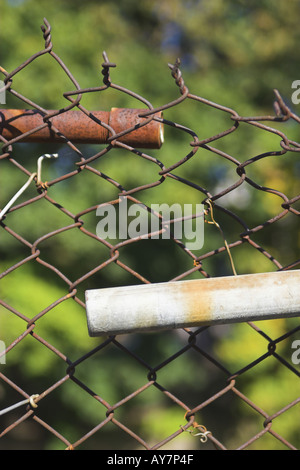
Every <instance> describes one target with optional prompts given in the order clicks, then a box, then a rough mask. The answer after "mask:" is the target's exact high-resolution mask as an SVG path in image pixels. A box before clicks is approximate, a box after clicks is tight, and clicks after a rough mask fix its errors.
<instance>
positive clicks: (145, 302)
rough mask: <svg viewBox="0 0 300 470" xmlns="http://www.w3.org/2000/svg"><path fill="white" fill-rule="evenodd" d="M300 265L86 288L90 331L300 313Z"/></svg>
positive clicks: (149, 328) (157, 327) (179, 325)
mask: <svg viewBox="0 0 300 470" xmlns="http://www.w3.org/2000/svg"><path fill="white" fill-rule="evenodd" d="M299 285H300V270H294V271H282V272H273V273H262V274H246V275H241V276H227V277H219V278H209V279H199V280H191V281H177V282H166V283H159V284H143V285H138V286H128V287H112V288H105V289H92V290H88V291H86V295H85V297H86V312H87V323H88V331H89V334H90V336H100V335H113V334H124V333H138V332H141V331H154V330H165V329H172V328H183V327H198V326H201V325H213V324H226V323H233V322H247V321H254V320H267V319H272V318H286V317H293V316H299V315H300V289H299Z"/></svg>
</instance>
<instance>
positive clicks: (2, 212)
mask: <svg viewBox="0 0 300 470" xmlns="http://www.w3.org/2000/svg"><path fill="white" fill-rule="evenodd" d="M35 177H36V173H32V174H31V175H30V177H29V178H28V180H27V181H26V183H25V184H24V185H23V186H22V187H21V188H20V189H19V191H18V192H17V193H16V194H15V195H14V196H13V197H12V198H11V200H10V201H9V202H8V203H7V204H6V206H5V207H4V208H3V209H2V211H1V212H0V220H1V219H2V218H3V216H4V215H5V214H6V212H7V211H8V209H10V207H11V206H12V205H13V203H14V202H15V201H16V200H17V199H18V198H19V197H20V196H21V194H22V193H23V192H24V191H25V189H26V188H28V186H29V185H30V183H31V181H32V180H33V179H34V178H35Z"/></svg>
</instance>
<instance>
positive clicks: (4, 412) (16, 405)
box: [0, 395, 39, 416]
mask: <svg viewBox="0 0 300 470" xmlns="http://www.w3.org/2000/svg"><path fill="white" fill-rule="evenodd" d="M38 397H39V395H31V397H29V398H27V399H26V400H22V401H19V402H18V403H15V404H14V405H11V406H8V407H7V408H4V409H3V410H1V411H0V416H2V415H5V414H6V413H8V412H9V411H12V410H14V409H16V408H19V407H20V406H22V405H27V403H30V406H31V407H32V408H37V407H38V405H37V404H36V403H35V400H36V399H37V398H38Z"/></svg>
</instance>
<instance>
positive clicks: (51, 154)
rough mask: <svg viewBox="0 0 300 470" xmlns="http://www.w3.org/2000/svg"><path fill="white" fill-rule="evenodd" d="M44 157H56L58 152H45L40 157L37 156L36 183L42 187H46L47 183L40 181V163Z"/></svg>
mask: <svg viewBox="0 0 300 470" xmlns="http://www.w3.org/2000/svg"><path fill="white" fill-rule="evenodd" d="M44 158H58V153H45V154H44V155H42V156H41V157H39V158H38V161H37V181H36V184H37V185H39V184H40V185H41V186H42V188H43V189H46V188H47V187H48V186H47V183H43V182H42V163H43V160H44Z"/></svg>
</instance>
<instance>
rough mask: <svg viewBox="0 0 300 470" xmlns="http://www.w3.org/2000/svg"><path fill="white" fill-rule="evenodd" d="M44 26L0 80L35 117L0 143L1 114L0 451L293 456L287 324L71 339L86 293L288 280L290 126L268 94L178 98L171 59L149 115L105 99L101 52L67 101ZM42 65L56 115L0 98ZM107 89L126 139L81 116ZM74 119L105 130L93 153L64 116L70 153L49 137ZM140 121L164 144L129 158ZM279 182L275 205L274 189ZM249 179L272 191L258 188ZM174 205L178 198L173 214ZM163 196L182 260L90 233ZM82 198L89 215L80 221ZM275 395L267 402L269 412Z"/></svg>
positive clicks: (163, 246) (293, 159) (60, 137)
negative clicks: (201, 236) (94, 70)
mask: <svg viewBox="0 0 300 470" xmlns="http://www.w3.org/2000/svg"><path fill="white" fill-rule="evenodd" d="M44 23H45V24H44V26H42V31H43V35H44V39H45V48H44V49H43V50H41V51H39V52H37V53H36V54H34V55H33V56H32V57H30V58H29V59H28V60H26V61H25V62H24V63H23V64H21V65H20V66H19V67H17V68H16V69H15V70H14V71H12V72H8V71H6V70H5V69H4V68H2V67H1V69H0V70H1V73H2V78H3V83H4V88H3V89H2V93H3V92H4V91H5V93H6V95H7V97H8V96H12V97H14V98H15V99H18V100H19V102H20V103H22V105H21V106H20V108H22V107H25V108H26V107H29V108H30V109H31V110H32V111H34V112H36V113H38V114H39V116H40V117H41V119H40V121H39V122H38V124H36V123H35V124H33V125H32V126H33V127H31V128H28V129H23V130H22V132H17V131H15V129H14V120H13V119H14V117H12V118H11V120H10V121H9V126H8V125H7V118H5V112H4V111H5V110H2V111H1V124H0V128H1V133H0V138H1V142H2V155H1V164H2V165H1V166H2V168H3V170H2V176H1V187H2V191H1V201H2V202H1V205H2V211H1V221H0V226H1V245H2V248H1V249H2V253H3V263H2V264H3V266H4V270H3V272H2V274H1V279H2V280H1V282H2V288H1V297H2V299H1V301H0V302H1V320H0V326H1V334H0V338H1V340H2V343H1V362H2V363H1V366H0V367H1V372H0V378H1V389H0V403H1V409H2V413H1V424H0V426H1V428H0V436H1V440H0V445H1V446H2V448H10V447H12V448H13V447H14V446H19V447H21V448H22V447H26V446H27V447H29V448H45V447H46V448H47V445H48V444H47V443H48V442H50V441H51V447H52V448H58V449H60V448H67V449H76V448H78V449H85V448H92V449H152V450H154V449H162V450H165V449H215V448H216V449H245V448H247V449H252V448H256V446H260V447H258V448H275V449H277V448H279V449H286V448H288V449H297V448H299V447H300V431H299V401H300V398H299V376H300V370H299V365H298V364H297V361H296V360H293V353H294V359H295V358H296V359H297V357H298V356H297V349H296V346H297V338H299V330H300V326H299V320H298V319H297V318H294V319H284V320H283V319H278V320H272V321H268V322H247V323H243V324H240V325H235V324H234V325H230V326H229V325H223V326H203V327H200V328H198V329H195V328H192V329H190V328H182V329H178V330H177V329H176V330H171V331H165V332H158V333H144V334H138V335H120V336H119V335H117V336H115V335H113V336H108V337H100V338H85V340H84V341H83V340H81V337H80V333H81V332H84V333H82V334H83V335H86V336H87V333H85V331H86V330H87V328H86V311H85V302H84V299H85V297H84V293H85V290H86V289H89V288H101V287H113V286H118V285H132V284H145V283H146V284H149V283H152V282H161V281H178V280H186V279H201V278H209V277H215V276H222V275H239V274H242V273H243V274H244V273H253V272H256V270H258V271H259V270H263V271H266V272H268V271H269V272H271V271H286V270H293V269H297V267H298V266H299V263H300V259H299V257H298V256H297V249H298V248H299V218H298V216H299V214H300V212H299V199H300V196H299V195H298V194H297V190H298V181H299V180H298V179H297V171H299V160H298V155H299V152H300V144H299V143H298V142H296V141H295V140H294V139H293V138H289V137H288V134H289V133H290V132H296V131H295V129H297V126H298V124H299V122H300V119H299V117H298V116H297V115H296V114H294V113H293V112H292V111H291V109H290V108H289V107H288V106H287V105H286V104H285V102H284V101H283V99H282V97H281V95H280V93H279V92H278V91H277V90H275V102H274V114H270V115H267V116H249V117H245V116H241V115H240V114H239V113H238V112H237V111H235V110H234V109H231V108H229V107H226V106H224V105H220V104H217V103H215V102H212V101H210V100H208V99H206V98H203V97H201V96H199V95H196V94H192V93H191V92H190V90H189V89H188V87H187V85H186V84H185V82H184V79H183V77H182V74H181V70H180V63H179V61H177V62H176V63H175V64H174V65H171V64H169V68H170V71H171V75H172V77H173V80H174V81H175V87H174V91H175V92H176V91H178V92H179V98H177V99H175V100H174V101H171V102H168V103H165V104H164V105H162V106H160V107H154V106H153V105H152V104H151V103H150V102H149V101H148V99H145V98H144V97H142V96H140V95H138V94H137V93H135V92H133V91H131V90H128V89H126V88H124V87H122V86H120V85H117V84H115V83H114V82H113V80H112V78H111V71H112V68H113V67H115V64H113V63H111V62H110V61H109V59H108V57H107V55H106V53H103V64H102V74H103V85H101V86H99V87H95V88H89V89H82V88H80V86H79V84H78V82H77V80H76V78H75V77H74V76H73V75H72V72H71V71H70V70H69V69H68V68H67V66H66V65H65V63H64V62H63V61H62V60H61V58H60V57H58V56H57V55H56V53H55V52H54V50H53V45H52V39H51V27H50V25H49V23H48V22H47V20H46V19H45V20H44ZM43 55H48V56H49V60H54V61H56V63H57V64H58V65H59V67H60V68H61V70H62V71H63V72H64V73H65V74H66V75H67V77H68V78H69V79H70V80H71V82H72V83H73V85H74V89H73V90H72V91H66V92H65V93H64V98H66V100H68V104H67V106H66V107H64V108H62V109H59V110H57V111H53V110H52V111H49V110H46V109H44V108H43V107H41V106H40V105H39V104H38V103H36V102H33V101H31V100H30V99H29V98H27V97H26V96H23V95H22V94H20V93H19V92H18V91H17V89H16V88H15V87H14V80H15V78H16V77H17V76H18V75H19V74H20V75H21V74H22V71H23V70H24V69H25V68H26V67H28V66H29V64H31V63H32V62H33V61H36V60H37V59H39V58H40V57H41V56H43ZM172 86H173V81H172V79H171V83H170V87H172ZM111 90H114V92H116V93H119V94H126V95H128V96H129V97H130V99H131V98H132V99H133V100H135V102H138V106H136V108H137V109H140V110H142V111H139V119H140V121H139V124H138V125H137V126H136V125H135V126H133V127H132V125H126V120H125V128H124V125H123V128H122V129H121V130H120V129H118V130H116V128H114V127H113V126H111V125H110V124H109V122H108V121H107V122H104V120H103V119H99V117H96V114H95V113H93V111H92V110H89V109H86V108H85V107H84V106H83V104H82V102H83V100H84V96H85V95H86V94H92V93H94V94H95V96H97V99H98V96H99V95H100V99H99V101H101V96H102V94H103V93H109V92H110V91H111ZM113 104H114V103H113ZM187 105H188V106H189V105H190V106H192V110H191V113H194V116H195V121H194V127H193V129H191V128H190V127H188V126H186V125H184V124H183V123H181V109H182V108H183V107H184V106H187ZM75 109H76V110H77V112H79V113H81V116H82V121H83V120H85V119H88V122H89V123H90V124H91V125H92V124H93V125H94V126H95V125H96V126H97V128H98V129H99V133H101V132H102V133H103V132H104V133H105V136H106V137H104V138H103V142H102V144H101V145H100V144H99V145H96V146H91V145H90V146H87V145H85V144H86V143H87V142H88V137H87V136H86V135H85V134H84V133H83V134H82V135H81V118H79V120H78V122H76V123H75V124H74V123H73V124H72V126H71V127H72V132H73V134H74V135H75V137H77V138H78V139H77V138H76V140H77V141H78V142H79V144H78V143H77V142H76V141H75V140H74V139H73V140H72V139H71V138H69V137H68V136H67V135H65V134H64V131H63V130H62V127H60V125H61V126H63V125H64V123H66V122H67V121H68V117H67V116H68V115H69V114H70V112H71V111H73V110H75ZM198 110H200V111H198ZM211 112H213V113H214V114H213V116H216V122H218V121H217V120H218V117H219V116H220V115H222V118H223V117H224V116H225V117H226V119H227V121H226V122H227V123H229V124H228V126H227V127H225V128H224V126H223V129H222V130H221V131H218V132H217V133H214V132H213V131H212V132H211V134H213V135H210V136H203V132H202V130H201V119H205V115H206V113H207V114H209V113H211ZM199 113H200V114H199ZM176 116H177V118H176ZM199 116H200V117H199ZM56 118H61V119H60V121H55V119H56ZM213 119H214V118H213ZM25 122H27V123H28V122H29V121H28V120H27V121H25ZM57 122H58V123H60V124H57ZM199 122H200V124H199ZM221 122H222V123H224V121H221ZM150 124H151V125H152V126H154V129H157V128H159V129H161V128H162V126H163V128H164V131H165V137H164V139H165V142H164V144H163V145H161V144H162V142H161V139H162V135H161V131H160V134H159V136H158V137H156V144H153V145H152V144H149V145H148V147H151V146H152V150H149V151H148V150H147V151H146V150H145V148H142V149H141V148H139V146H138V145H137V146H134V145H133V144H132V141H131V140H130V138H131V136H132V135H133V133H134V132H136V131H137V130H139V131H141V132H147V131H146V130H145V129H147V128H149V125H150ZM147 126H148V127H147ZM224 129H225V130H224ZM43 131H46V132H47V133H48V134H49V135H51V136H50V137H51V139H50V138H49V137H47V138H46V140H47V139H48V143H47V142H46V141H45V143H43V144H42V145H41V146H39V147H37V146H36V144H34V143H31V144H27V143H26V142H30V141H32V142H34V139H35V136H37V135H38V133H41V132H43ZM239 133H240V134H241V135H242V144H240V143H239V144H238V143H237V144H236V145H237V154H239V155H237V154H235V153H234V152H230V151H228V149H230V146H229V144H228V142H229V141H230V139H232V140H233V142H237V141H235V140H234V139H235V137H236V135H237V134H239ZM150 134H151V133H150ZM264 136H267V139H266V140H265V141H264V140H263V142H262V146H264V145H265V143H266V142H267V145H270V140H268V139H269V138H271V137H272V138H273V139H274V140H273V141H272V148H271V149H270V148H267V149H263V150H262V151H260V152H259V153H257V155H255V156H249V155H248V149H249V142H251V141H252V140H255V139H256V140H257V146H258V147H259V145H260V139H261V137H262V138H263V139H264ZM126 137H129V139H127V140H126ZM143 138H144V137H143V136H142V139H143ZM169 142H170V143H172V145H173V147H172V152H171V155H172V161H170V157H169V155H170V154H168V157H166V159H167V161H165V157H164V155H167V154H165V150H164V149H165V146H168V143H169ZM155 146H156V149H155V148H154V149H153V147H155ZM140 147H142V145H140ZM145 147H146V148H147V145H145ZM159 147H161V148H159ZM41 148H42V149H44V150H43V154H44V155H43V158H46V157H47V156H50V157H51V156H53V155H55V156H57V155H56V154H58V158H55V159H54V160H49V161H42V160H39V163H38V158H37V157H39V155H41V154H40V153H39V154H38V155H35V156H33V154H34V153H35V152H36V151H37V149H38V150H39V151H40V149H41ZM231 148H232V147H231ZM95 149H96V150H95ZM52 151H53V153H52ZM234 155H235V156H234ZM270 162H271V163H270ZM273 162H274V163H273ZM278 165H279V166H280V171H281V172H278V168H279V167H278ZM257 168H258V172H256V169H257ZM228 174H230V175H231V179H230V178H229V179H228ZM49 175H50V178H49ZM51 175H52V176H51ZM115 175H117V177H116V176H115ZM278 175H279V176H278ZM282 175H285V178H286V181H285V183H286V185H285V187H287V188H288V190H287V191H286V192H287V194H285V192H283V191H282V189H281V188H282V177H283V176H282ZM51 177H52V179H51ZM267 177H268V178H269V181H270V180H272V181H273V182H274V185H275V186H276V183H278V186H276V187H275V186H274V187H267V186H265V185H264V184H263V183H262V181H265V180H266V178H267ZM22 185H23V186H22ZM168 185H169V188H170V189H168V190H165V188H166V187H168ZM21 186H22V193H18V191H19V189H20V187H21ZM278 187H279V189H276V188H278ZM163 191H167V192H163ZM168 191H169V192H168ZM185 194H188V195H192V196H191V197H190V198H188V199H187V201H182V198H184V195H185ZM164 195H168V196H166V197H169V196H170V198H169V200H168V201H164V200H162V197H164ZM14 196H15V197H14ZM174 196H175V199H176V197H177V198H178V199H179V202H191V201H192V200H193V201H194V202H195V203H196V202H197V203H202V204H203V205H204V207H205V216H204V217H205V222H206V223H205V243H204V247H203V248H202V249H201V251H200V254H199V253H195V252H193V250H192V249H189V248H187V246H186V243H185V242H184V241H182V240H179V239H177V238H176V237H173V238H172V237H171V239H170V240H161V239H158V240H150V238H151V237H150V235H151V233H150V232H149V233H147V234H146V236H145V235H144V236H143V237H137V238H135V239H131V240H118V242H117V243H116V242H115V243H114V242H113V241H112V240H108V239H107V240H105V239H104V238H99V237H98V236H97V235H96V233H95V227H96V223H97V218H96V210H97V207H98V206H99V205H100V204H102V205H105V204H111V205H113V206H114V207H115V208H116V209H117V208H118V206H119V204H120V201H121V198H126V200H127V201H128V203H134V204H140V205H143V207H145V208H146V209H149V208H150V205H151V203H152V202H154V201H156V202H157V201H159V202H168V203H169V202H170V201H171V200H172V201H174ZM87 197H89V200H90V201H94V203H91V205H90V206H89V207H84V206H83V202H84V201H85V200H86V198H87ZM155 198H157V199H155ZM172 198H173V199H172ZM193 198H194V199H193ZM28 227H30V229H28ZM62 240H67V242H66V244H64V243H65V242H64V243H63V242H62ZM66 247H68V249H66ZM70 253H71V254H70ZM260 262H261V264H259V263H260ZM27 268H28V270H27ZM29 268H30V269H29ZM21 272H23V273H25V274H24V276H29V277H28V279H29V280H30V279H31V280H30V281H28V282H31V284H32V290H30V291H28V288H26V287H24V284H23V283H22V279H25V277H23V278H22V277H20V276H19V273H21ZM32 273H34V277H30V276H32ZM74 275H75V276H74ZM41 282H43V283H44V284H41ZM45 285H46V290H45V291H44V290H43V289H44V287H43V286H45ZM8 286H11V288H10V290H8ZM41 289H42V294H43V295H42V297H43V299H42V300H43V301H42V302H41V304H42V305H41V306H39V308H38V307H37V298H39V299H40V297H41V294H39V291H40V290H41ZM12 292H13V293H14V295H12ZM45 292H46V293H47V295H46V294H45V295H44V293H45ZM58 293H59V295H58ZM266 295H267V293H266ZM49 298H51V301H49V302H48V300H49ZM45 303H46V305H45ZM36 309H37V311H36ZM270 325H271V326H270ZM8 329H9V331H8ZM70 337H73V340H72V341H73V342H71V341H70ZM8 338H10V339H9V341H8ZM248 341H249V342H248ZM71 344H72V345H73V349H72V348H71V346H70V345H71ZM74 344H76V345H77V346H76V347H74ZM293 344H294V348H295V349H293V348H292V345H293ZM64 345H65V346H64ZM222 345H223V346H222ZM46 364H47V365H46ZM268 377H271V380H269V381H268V380H267V378H268ZM259 383H261V387H260V388H259V386H258V388H257V389H255V386H256V385H257V384H259ZM270 384H272V385H270ZM257 390H259V392H257ZM279 395H280V396H283V398H282V399H281V400H276V399H274V398H272V397H274V396H279ZM19 402H20V403H19ZM14 404H16V405H17V406H16V407H15V408H14V407H13V406H14ZM18 404H19V405H20V406H18ZM11 407H13V408H11ZM82 416H84V418H82ZM66 423H67V424H66ZM19 430H20V431H19ZM22 430H23V431H22ZM25 435H26V436H25ZM28 436H30V438H29V437H28ZM28 439H29V440H28ZM1 442H2V443H3V444H1Z"/></svg>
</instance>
